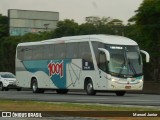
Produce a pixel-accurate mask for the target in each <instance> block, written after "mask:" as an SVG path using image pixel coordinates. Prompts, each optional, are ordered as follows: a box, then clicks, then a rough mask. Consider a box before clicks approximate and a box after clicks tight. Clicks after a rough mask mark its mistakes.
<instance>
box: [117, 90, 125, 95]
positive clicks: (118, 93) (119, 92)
mask: <svg viewBox="0 0 160 120" xmlns="http://www.w3.org/2000/svg"><path fill="white" fill-rule="evenodd" d="M125 93H126V91H116V95H117V96H124V95H125Z"/></svg>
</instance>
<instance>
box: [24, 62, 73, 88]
mask: <svg viewBox="0 0 160 120" xmlns="http://www.w3.org/2000/svg"><path fill="white" fill-rule="evenodd" d="M69 63H71V60H69V59H68V60H29V61H23V64H24V66H25V68H26V70H27V71H29V72H31V73H35V72H38V71H43V72H44V73H46V74H47V75H48V76H49V77H50V79H51V80H52V82H53V84H54V85H55V86H56V87H57V88H59V89H66V78H67V77H66V65H67V64H69Z"/></svg>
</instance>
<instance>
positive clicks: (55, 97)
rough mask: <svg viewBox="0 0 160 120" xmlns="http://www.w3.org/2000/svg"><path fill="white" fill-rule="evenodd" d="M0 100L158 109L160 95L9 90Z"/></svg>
mask: <svg viewBox="0 0 160 120" xmlns="http://www.w3.org/2000/svg"><path fill="white" fill-rule="evenodd" d="M0 99H10V100H35V101H46V102H71V103H99V104H116V105H138V106H159V107H160V95H151V94H125V96H121V97H120V96H116V95H115V94H114V93H97V94H96V95H95V96H88V95H86V93H85V92H69V93H68V94H65V95H64V94H56V93H55V92H53V91H46V92H45V93H42V94H35V93H32V91H14V90H10V91H0Z"/></svg>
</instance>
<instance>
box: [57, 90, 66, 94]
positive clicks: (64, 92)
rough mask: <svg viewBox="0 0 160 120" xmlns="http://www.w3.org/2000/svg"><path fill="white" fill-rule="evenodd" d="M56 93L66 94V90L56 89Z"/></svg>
mask: <svg viewBox="0 0 160 120" xmlns="http://www.w3.org/2000/svg"><path fill="white" fill-rule="evenodd" d="M56 92H57V94H67V93H68V90H67V89H57V90H56Z"/></svg>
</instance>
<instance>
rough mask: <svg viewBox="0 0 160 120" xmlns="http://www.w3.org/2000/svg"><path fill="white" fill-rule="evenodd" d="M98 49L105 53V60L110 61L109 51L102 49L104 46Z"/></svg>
mask: <svg viewBox="0 0 160 120" xmlns="http://www.w3.org/2000/svg"><path fill="white" fill-rule="evenodd" d="M98 50H99V51H102V52H104V53H105V55H106V60H107V61H108V62H109V61H110V53H109V51H108V50H106V49H104V48H98Z"/></svg>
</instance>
